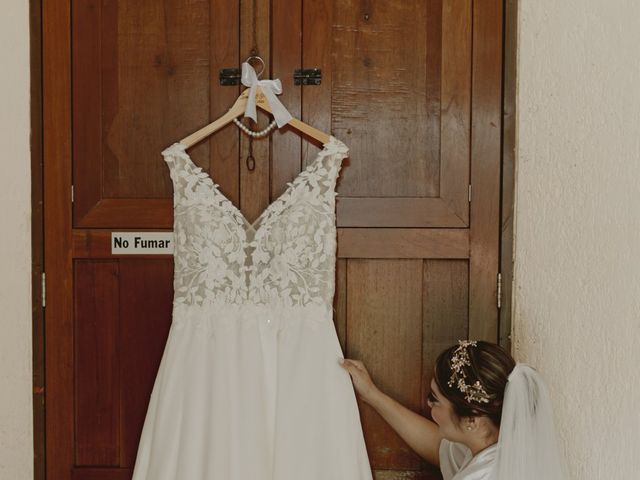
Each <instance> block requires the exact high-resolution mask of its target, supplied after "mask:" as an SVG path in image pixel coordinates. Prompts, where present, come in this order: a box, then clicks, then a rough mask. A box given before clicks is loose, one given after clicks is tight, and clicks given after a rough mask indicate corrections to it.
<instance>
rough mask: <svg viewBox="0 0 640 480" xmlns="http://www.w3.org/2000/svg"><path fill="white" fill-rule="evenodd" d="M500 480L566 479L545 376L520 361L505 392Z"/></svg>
mask: <svg viewBox="0 0 640 480" xmlns="http://www.w3.org/2000/svg"><path fill="white" fill-rule="evenodd" d="M495 473H496V479H497V480H542V479H544V480H564V479H565V478H566V475H565V471H564V465H563V462H562V460H561V455H560V452H559V451H558V444H557V440H556V435H555V428H554V424H553V411H552V408H551V401H550V399H549V393H548V391H547V388H546V386H545V385H544V382H543V381H542V378H541V377H540V375H539V374H538V372H536V371H535V370H534V369H533V368H531V367H529V366H528V365H525V364H522V363H518V364H516V366H515V368H514V369H513V371H512V372H511V374H510V375H509V381H508V382H507V387H506V389H505V394H504V404H503V407H502V418H501V420H500V435H499V437H498V451H497V462H496V470H495Z"/></svg>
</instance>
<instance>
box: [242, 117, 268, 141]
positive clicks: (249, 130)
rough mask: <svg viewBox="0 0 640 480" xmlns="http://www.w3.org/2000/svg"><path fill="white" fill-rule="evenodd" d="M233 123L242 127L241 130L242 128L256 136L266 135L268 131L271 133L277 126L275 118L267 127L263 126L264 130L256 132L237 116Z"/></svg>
mask: <svg viewBox="0 0 640 480" xmlns="http://www.w3.org/2000/svg"><path fill="white" fill-rule="evenodd" d="M233 123H235V124H236V125H237V126H238V127H239V128H240V130H242V131H243V132H244V133H246V134H247V135H249V136H250V137H254V138H258V137H264V136H265V135H266V134H267V133H269V132H270V131H271V130H273V129H274V128H275V126H276V121H275V120H273V121H272V122H271V123H270V124H269V125H267V126H266V127H265V128H263V129H262V130H260V131H258V132H256V131H254V130H251V129H250V128H249V127H247V126H246V125H245V124H244V123H242V122H241V121H240V120H238V119H237V118H234V119H233Z"/></svg>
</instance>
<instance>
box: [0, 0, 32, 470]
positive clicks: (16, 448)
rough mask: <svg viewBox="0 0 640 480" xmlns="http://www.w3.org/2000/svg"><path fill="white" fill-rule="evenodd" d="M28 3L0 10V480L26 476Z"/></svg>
mask: <svg viewBox="0 0 640 480" xmlns="http://www.w3.org/2000/svg"><path fill="white" fill-rule="evenodd" d="M28 8H29V2H26V1H24V0H2V13H0V65H1V68H2V74H1V75H0V145H2V147H1V148H0V165H1V167H0V168H1V170H0V212H2V213H0V478H1V479H11V480H27V479H32V478H33V425H32V424H33V422H32V401H31V390H32V388H31V180H30V153H29V134H30V133H29V132H30V126H29V81H30V80H29V10H28Z"/></svg>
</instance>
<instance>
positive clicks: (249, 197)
mask: <svg viewBox="0 0 640 480" xmlns="http://www.w3.org/2000/svg"><path fill="white" fill-rule="evenodd" d="M254 3H255V5H256V7H257V11H256V12H255V21H256V25H255V34H256V38H254V37H253V33H254V28H253V22H254V20H253V19H254V12H253V5H254ZM270 37H271V9H270V1H269V0H255V2H254V1H253V0H241V1H240V53H241V57H242V58H241V60H242V61H244V60H245V59H246V58H247V57H248V56H249V55H250V54H251V50H252V48H254V47H257V48H258V53H259V54H260V56H261V57H262V59H263V60H264V63H265V67H264V72H263V73H262V76H261V77H260V78H271V48H270V47H271V44H270ZM256 69H257V72H259V67H258V66H256ZM257 118H258V124H259V126H256V125H255V124H253V123H251V128H252V129H253V130H261V129H262V128H264V127H265V126H266V125H267V124H268V122H270V121H271V120H270V119H268V118H267V115H266V114H265V113H264V112H258V114H257ZM245 122H249V120H245ZM233 128H236V127H235V126H233ZM249 142H250V140H249V137H248V136H247V135H244V134H243V135H241V136H240V204H239V207H240V208H241V210H242V213H243V215H244V216H245V218H246V219H247V220H248V221H249V222H253V221H254V220H255V219H256V218H258V217H259V216H260V215H261V214H262V212H263V211H264V209H265V208H266V207H267V205H269V201H270V199H269V191H270V188H269V176H270V175H269V172H270V148H269V143H270V141H269V137H265V138H260V139H254V140H253V141H252V143H253V147H252V149H253V157H254V158H255V169H254V170H253V171H250V170H248V169H247V164H246V157H247V156H248V155H249Z"/></svg>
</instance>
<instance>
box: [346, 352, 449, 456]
mask: <svg viewBox="0 0 640 480" xmlns="http://www.w3.org/2000/svg"><path fill="white" fill-rule="evenodd" d="M341 365H342V367H343V368H344V369H345V370H347V371H348V372H349V374H350V375H351V379H352V380H353V385H354V387H355V390H356V392H358V395H360V397H361V398H362V400H364V401H365V402H366V403H368V404H369V405H371V406H372V407H373V408H374V410H375V411H376V412H378V413H379V414H380V416H381V417H382V418H384V419H385V421H386V422H387V423H388V424H389V425H390V426H391V428H393V429H394V430H395V431H396V432H397V433H398V435H400V437H401V438H402V439H403V440H404V441H405V442H406V443H407V445H409V446H410V447H411V448H412V449H413V450H414V451H415V452H416V453H417V454H418V455H420V456H421V457H422V458H424V459H425V460H427V461H428V462H429V463H431V464H433V465H436V466H438V465H440V459H439V457H438V449H439V448H440V440H441V439H442V437H441V436H440V432H439V429H438V426H437V425H436V424H435V423H434V422H432V421H431V420H428V419H426V418H424V417H423V416H422V415H419V414H417V413H415V412H413V411H411V410H409V409H408V408H406V407H405V406H403V405H401V404H400V403H399V402H397V401H396V400H394V399H393V398H391V397H389V396H388V395H386V394H385V393H383V392H381V391H380V390H379V389H378V387H376V385H375V384H374V383H373V381H372V380H371V377H370V376H369V372H368V371H367V369H366V368H365V366H364V364H363V363H362V362H361V361H359V360H349V359H345V360H344V362H342V363H341Z"/></svg>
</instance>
